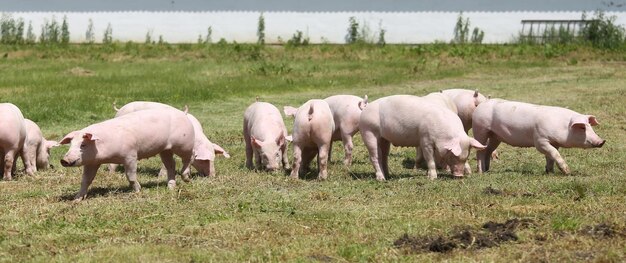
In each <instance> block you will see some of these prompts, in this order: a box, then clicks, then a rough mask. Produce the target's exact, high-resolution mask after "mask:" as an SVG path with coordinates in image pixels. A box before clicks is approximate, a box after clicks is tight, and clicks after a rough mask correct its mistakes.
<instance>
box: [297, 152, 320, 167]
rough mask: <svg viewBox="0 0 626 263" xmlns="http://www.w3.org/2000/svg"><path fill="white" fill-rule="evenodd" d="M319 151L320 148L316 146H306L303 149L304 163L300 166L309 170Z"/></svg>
mask: <svg viewBox="0 0 626 263" xmlns="http://www.w3.org/2000/svg"><path fill="white" fill-rule="evenodd" d="M317 151H318V149H317V148H315V147H313V148H311V147H304V148H303V149H302V163H301V165H300V167H301V169H302V170H303V171H305V172H308V171H309V170H311V161H313V158H315V156H316V155H317ZM318 169H319V166H318Z"/></svg>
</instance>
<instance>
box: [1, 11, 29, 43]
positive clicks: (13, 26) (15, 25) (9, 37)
mask: <svg viewBox="0 0 626 263" xmlns="http://www.w3.org/2000/svg"><path fill="white" fill-rule="evenodd" d="M0 43H2V44H22V43H24V20H22V19H21V18H20V19H14V18H12V17H11V16H9V15H3V16H2V18H0Z"/></svg>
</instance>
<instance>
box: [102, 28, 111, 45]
mask: <svg viewBox="0 0 626 263" xmlns="http://www.w3.org/2000/svg"><path fill="white" fill-rule="evenodd" d="M112 43H113V28H111V23H109V24H108V25H107V28H106V29H105V30H104V36H103V37H102V44H105V45H108V44H112Z"/></svg>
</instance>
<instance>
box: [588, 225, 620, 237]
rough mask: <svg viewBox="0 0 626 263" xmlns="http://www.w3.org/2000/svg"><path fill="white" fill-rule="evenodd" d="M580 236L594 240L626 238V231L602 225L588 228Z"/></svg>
mask: <svg viewBox="0 0 626 263" xmlns="http://www.w3.org/2000/svg"><path fill="white" fill-rule="evenodd" d="M579 233H580V234H582V235H586V236H591V237H593V238H614V237H626V230H625V229H621V228H619V227H616V226H613V225H610V224H606V223H602V224H597V225H595V226H586V227H584V228H583V229H582V230H580V231H579Z"/></svg>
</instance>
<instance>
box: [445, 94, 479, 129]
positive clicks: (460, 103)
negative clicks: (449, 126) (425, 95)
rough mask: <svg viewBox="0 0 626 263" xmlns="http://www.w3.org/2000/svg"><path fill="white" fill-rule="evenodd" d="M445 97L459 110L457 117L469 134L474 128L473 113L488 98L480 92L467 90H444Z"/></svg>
mask: <svg viewBox="0 0 626 263" xmlns="http://www.w3.org/2000/svg"><path fill="white" fill-rule="evenodd" d="M441 93H442V94H443V95H446V96H448V98H450V99H451V100H452V102H453V103H454V104H455V106H456V108H457V115H458V116H459V118H461V122H463V129H464V130H465V133H467V132H468V131H469V130H470V129H471V128H472V113H474V110H476V107H477V106H478V105H479V104H481V103H482V102H485V101H486V100H487V98H485V96H483V95H482V94H480V93H479V92H478V90H467V89H447V90H442V91H441Z"/></svg>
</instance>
